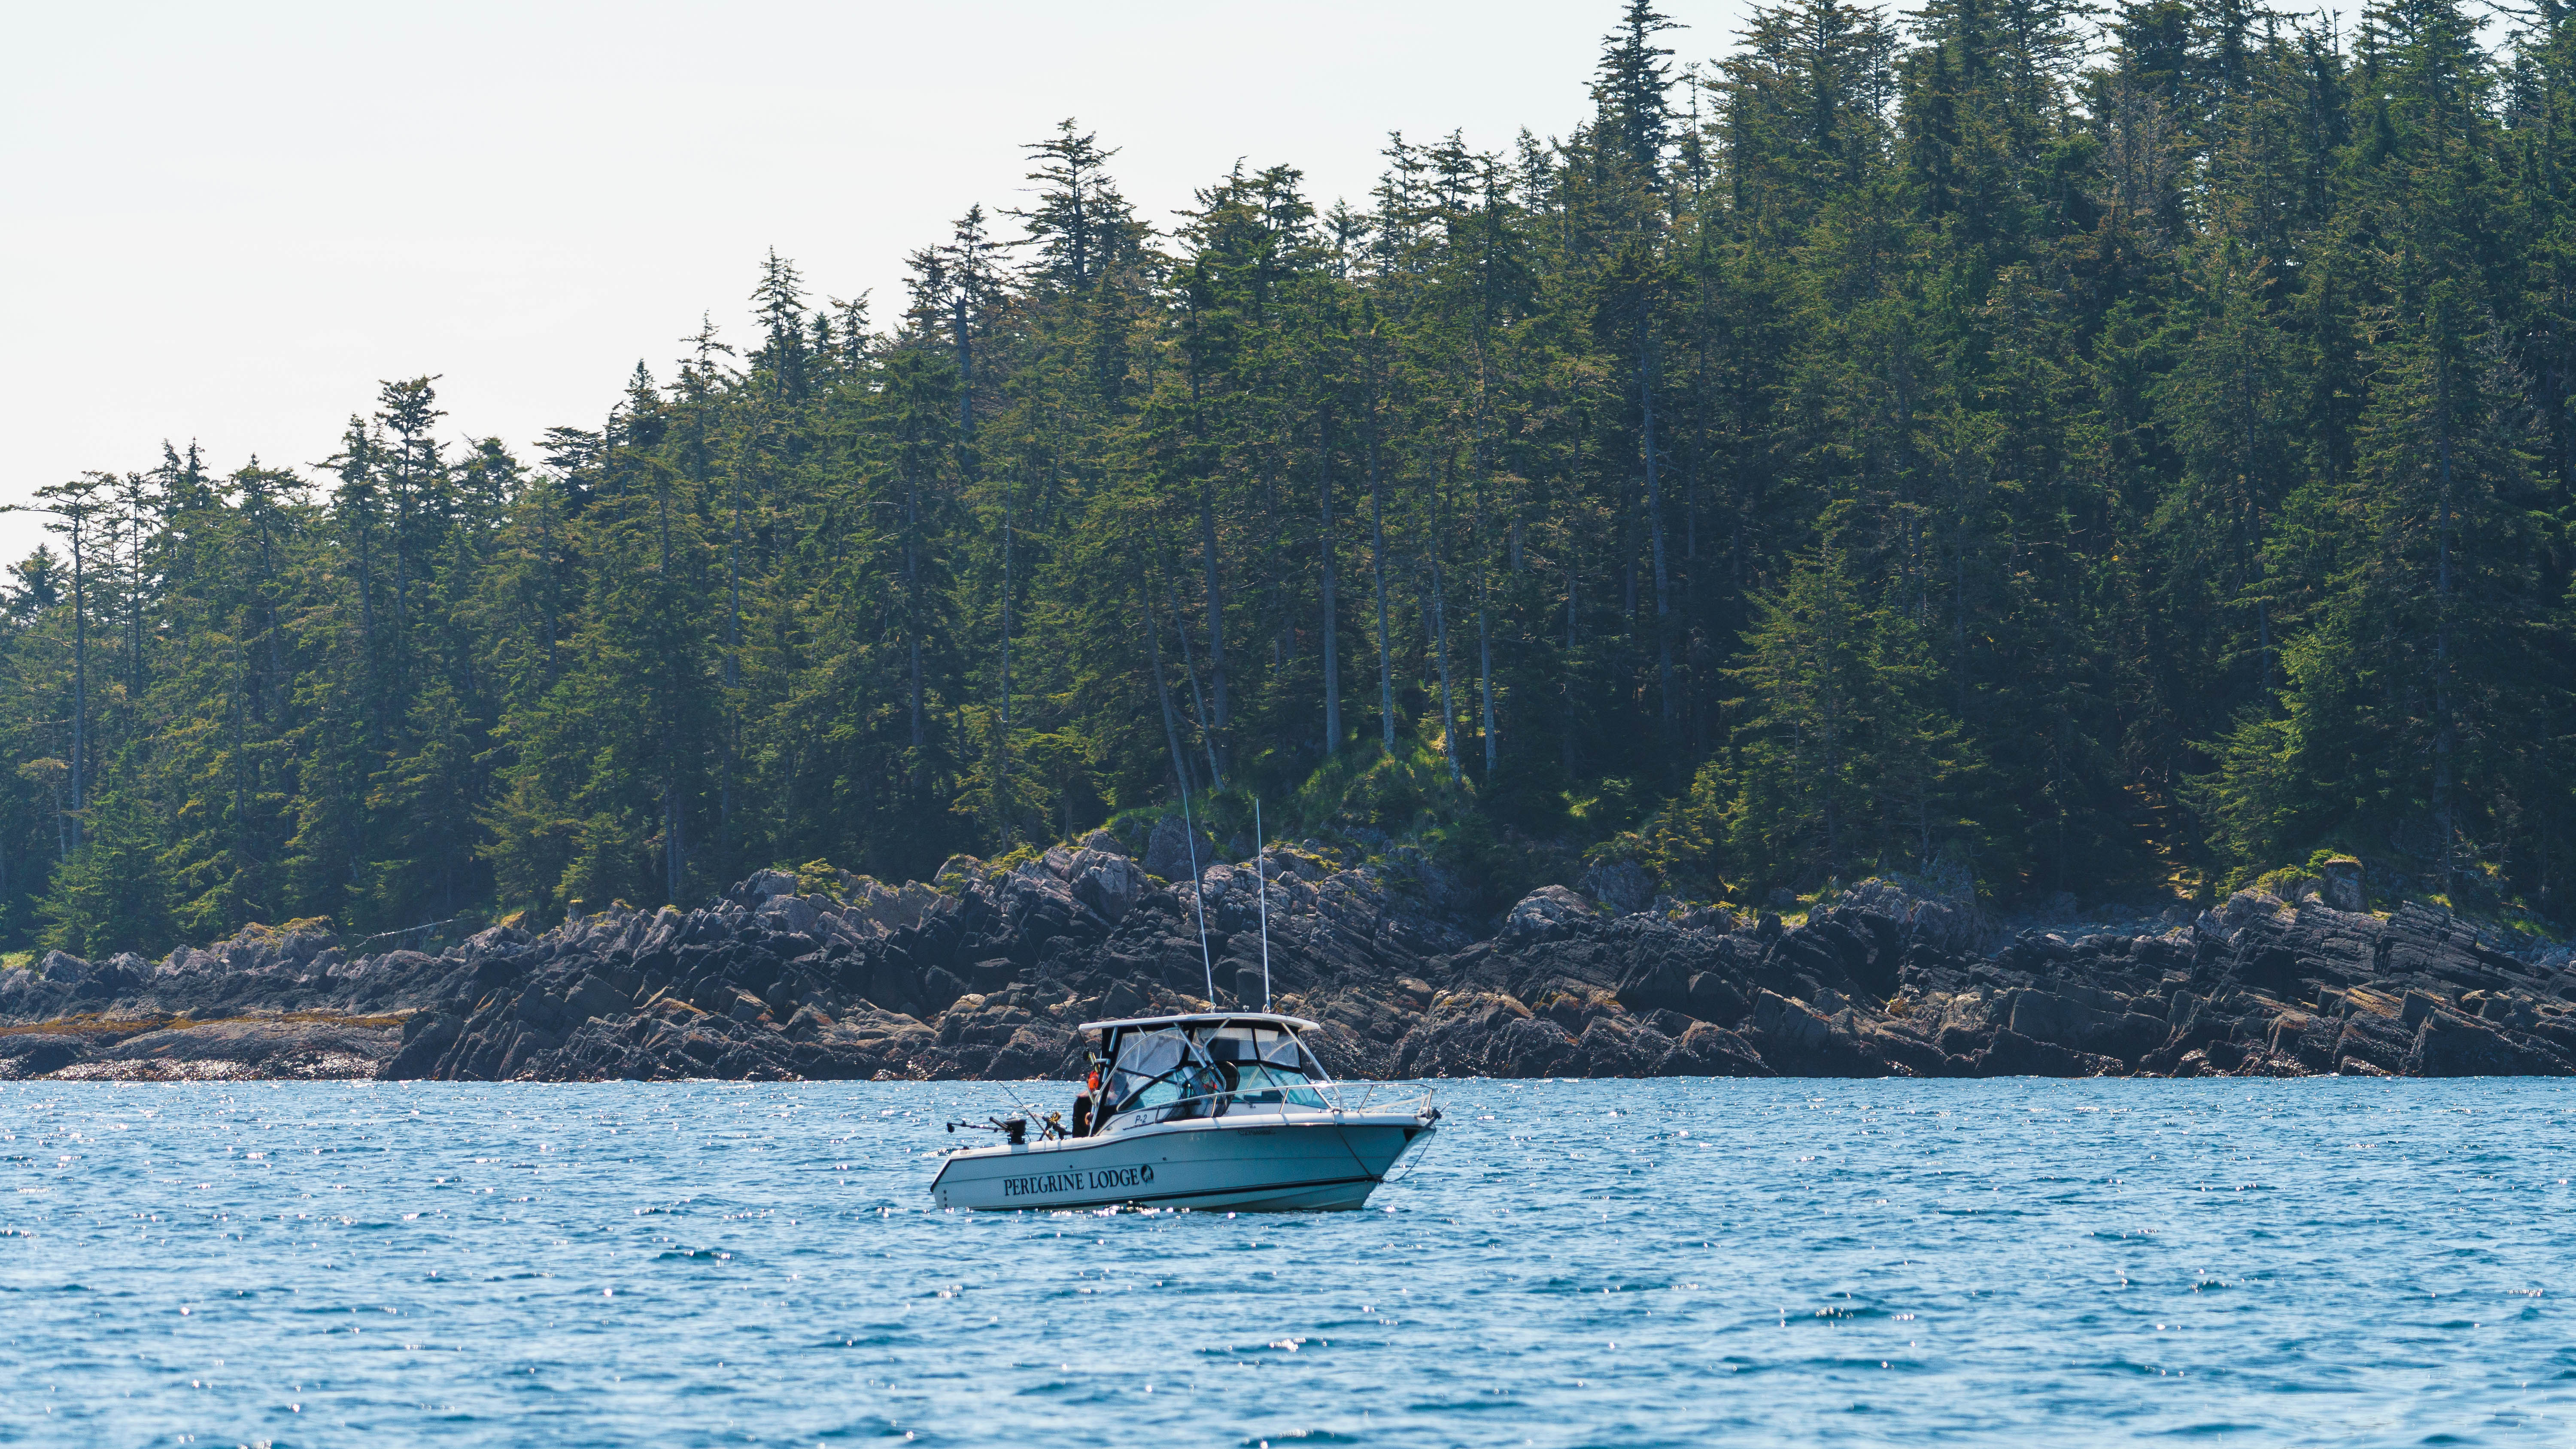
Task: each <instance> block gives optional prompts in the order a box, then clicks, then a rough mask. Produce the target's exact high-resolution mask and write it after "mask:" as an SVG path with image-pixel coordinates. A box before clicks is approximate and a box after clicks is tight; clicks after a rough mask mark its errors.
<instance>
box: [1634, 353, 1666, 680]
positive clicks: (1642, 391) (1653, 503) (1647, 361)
mask: <svg viewBox="0 0 2576 1449" xmlns="http://www.w3.org/2000/svg"><path fill="white" fill-rule="evenodd" d="M1637 330H1638V339H1637V354H1638V359H1639V361H1638V367H1637V396H1638V400H1639V402H1640V404H1641V405H1642V408H1643V411H1644V414H1645V439H1646V526H1647V532H1648V533H1649V534H1650V535H1651V536H1652V537H1653V539H1654V551H1655V682H1656V685H1657V687H1658V688H1659V689H1660V690H1661V692H1662V696H1663V699H1662V704H1663V718H1664V724H1665V726H1666V727H1667V728H1670V727H1671V725H1672V722H1673V635H1672V629H1671V623H1672V619H1671V615H1672V590H1671V585H1670V582H1669V576H1668V575H1667V574H1666V572H1665V569H1664V490H1663V473H1662V470H1661V469H1660V468H1658V467H1657V466H1656V458H1655V366H1654V357H1653V352H1652V349H1651V348H1650V347H1649V346H1648V344H1647V340H1646V337H1645V335H1644V334H1645V318H1644V316H1643V314H1642V313H1640V315H1639V317H1638V322H1637Z"/></svg>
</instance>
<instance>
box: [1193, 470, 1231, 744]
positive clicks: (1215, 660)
mask: <svg viewBox="0 0 2576 1449" xmlns="http://www.w3.org/2000/svg"><path fill="white" fill-rule="evenodd" d="M1213 493H1214V489H1213V485H1211V486H1209V487H1203V488H1201V489H1200V490H1199V548H1200V551H1201V552H1202V553H1204V554H1205V555H1206V563H1207V631H1208V685H1209V692H1210V693H1211V694H1213V695H1214V696H1215V705H1216V712H1215V713H1214V714H1212V715H1210V716H1209V717H1208V720H1207V729H1208V737H1207V738H1208V749H1209V751H1210V752H1212V753H1214V754H1215V755H1216V757H1217V758H1218V759H1219V760H1223V759H1224V758H1225V756H1224V753H1223V748H1222V746H1221V745H1220V744H1219V743H1218V739H1219V737H1220V736H1222V735H1223V734H1224V733H1225V721H1226V714H1225V595H1224V590H1223V587H1222V585H1220V583H1219V582H1218V579H1217V561H1216V500H1215V498H1214V496H1213ZM1193 677H1194V678H1195V677H1196V676H1195V675H1193ZM1216 773H1217V775H1218V777H1219V778H1220V780H1222V778H1223V776H1224V774H1225V769H1224V767H1223V766H1222V765H1219V766H1217V767H1216ZM1218 788H1220V789H1221V788H1223V786H1222V785H1221V784H1220V785H1219V787H1218Z"/></svg>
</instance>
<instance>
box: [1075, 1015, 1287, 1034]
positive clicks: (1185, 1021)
mask: <svg viewBox="0 0 2576 1449" xmlns="http://www.w3.org/2000/svg"><path fill="white" fill-rule="evenodd" d="M1166 1026H1178V1027H1192V1026H1268V1027H1286V1028H1289V1029H1291V1030H1295V1031H1313V1030H1314V1029H1315V1023H1313V1022H1311V1021H1308V1020H1307V1019H1306V1018H1304V1017H1302V1016H1282V1015H1280V1014H1279V1013H1277V1012H1273V1011H1199V1012H1192V1013H1190V1014H1189V1015H1187V1016H1139V1017H1131V1018H1129V1019H1127V1020H1125V1021H1086V1022H1084V1023H1083V1024H1082V1025H1081V1027H1079V1028H1078V1030H1082V1031H1127V1030H1130V1029H1133V1028H1137V1027H1143V1028H1148V1029H1151V1028H1157V1027H1166Z"/></svg>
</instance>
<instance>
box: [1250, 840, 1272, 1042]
mask: <svg viewBox="0 0 2576 1449" xmlns="http://www.w3.org/2000/svg"><path fill="white" fill-rule="evenodd" d="M1252 880H1253V887H1252V889H1253V899H1255V900H1257V901H1259V902H1261V1009H1262V1010H1264V1011H1268V1010H1269V1009H1270V837H1268V836H1266V835H1263V834H1262V833H1261V797H1260V796H1258V795H1255V796H1253V797H1252Z"/></svg>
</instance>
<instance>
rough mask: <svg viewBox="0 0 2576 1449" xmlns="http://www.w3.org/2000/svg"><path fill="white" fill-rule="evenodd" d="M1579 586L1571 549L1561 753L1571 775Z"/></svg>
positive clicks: (1567, 560)
mask: <svg viewBox="0 0 2576 1449" xmlns="http://www.w3.org/2000/svg"><path fill="white" fill-rule="evenodd" d="M1577 586H1578V579H1577V576H1576V574H1575V572H1574V550H1573V549H1572V548H1570V547H1569V548H1568V549H1567V550H1566V556H1565V681H1564V684H1563V686H1562V688H1563V690H1564V694H1565V710H1564V719H1565V728H1564V730H1563V732H1562V734H1563V738H1562V740H1561V744H1562V751H1561V753H1562V755H1563V757H1564V762H1565V770H1566V773H1567V774H1569V775H1570V774H1572V773H1574V768H1575V745H1574V728H1575V723H1574V686H1575V678H1574V675H1575V669H1574V647H1575V643H1576V640H1577V638H1578V636H1577V634H1576V632H1575V625H1576V620H1577V619H1579V618H1580V617H1581V615H1580V614H1579V613H1578V612H1577V611H1576V606H1575V605H1576V600H1575V590H1576V588H1577Z"/></svg>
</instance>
